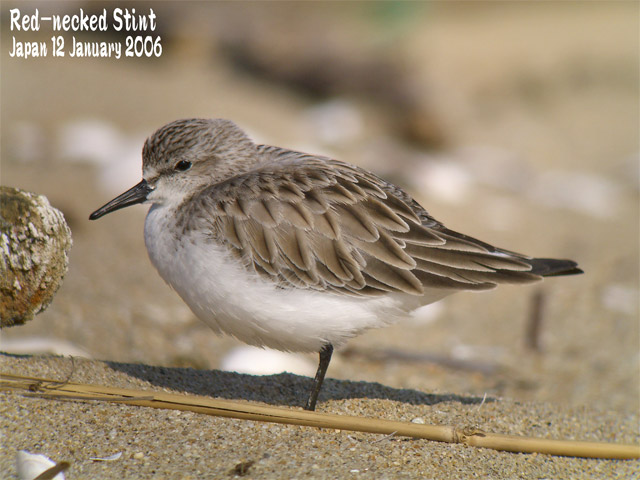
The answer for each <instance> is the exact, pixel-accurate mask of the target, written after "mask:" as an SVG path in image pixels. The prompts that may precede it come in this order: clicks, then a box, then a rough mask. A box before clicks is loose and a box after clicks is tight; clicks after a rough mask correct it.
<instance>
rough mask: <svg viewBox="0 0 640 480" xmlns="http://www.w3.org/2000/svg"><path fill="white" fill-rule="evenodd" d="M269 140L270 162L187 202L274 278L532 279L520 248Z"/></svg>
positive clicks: (442, 282) (222, 239) (369, 288)
mask: <svg viewBox="0 0 640 480" xmlns="http://www.w3.org/2000/svg"><path fill="white" fill-rule="evenodd" d="M266 148H267V147H265V149H264V151H265V152H267V149H266ZM268 148H270V150H268V152H267V153H268V154H269V156H270V158H271V159H272V161H267V162H265V164H263V166H262V167H261V168H260V169H258V170H254V171H252V172H250V173H248V174H245V175H242V176H238V177H234V178H233V179H230V180H227V181H226V182H223V183H220V184H217V185H213V186H211V187H209V188H207V189H206V190H204V191H202V192H200V193H199V194H198V197H197V200H198V201H197V202H195V204H197V205H198V206H197V208H201V209H204V210H206V211H207V215H202V216H198V215H194V216H192V217H191V218H199V219H200V220H199V221H201V222H202V221H204V222H208V223H207V225H206V228H207V230H208V231H209V232H210V234H211V237H212V238H213V239H214V240H215V241H217V242H218V243H221V244H224V245H226V246H227V247H228V248H229V249H230V250H233V251H234V255H238V256H240V257H241V258H243V259H244V261H245V263H246V265H247V266H248V268H253V269H254V270H255V271H256V272H258V273H259V274H260V275H262V276H263V277H264V278H267V279H269V280H271V281H274V282H276V283H278V284H279V285H280V286H282V287H295V288H308V289H317V290H327V289H328V290H332V291H335V292H339V293H343V294H349V295H364V296H373V295H379V294H381V293H385V292H404V293H408V294H412V295H423V294H424V292H425V289H428V288H444V289H467V290H484V289H488V288H493V287H495V285H496V284H497V283H502V282H512V283H521V282H531V281H535V280H538V279H539V278H540V277H539V276H538V275H535V274H533V273H531V272H530V271H531V264H530V263H529V262H528V261H527V260H528V257H524V256H521V255H519V254H512V253H511V252H506V251H502V250H498V249H496V248H494V247H492V246H491V245H488V244H486V243H483V242H480V241H478V240H475V239H473V238H471V237H467V236H465V235H461V234H457V233H456V232H453V231H451V230H448V229H446V228H445V227H444V226H443V225H442V224H440V223H439V222H438V221H436V220H435V219H433V218H432V217H431V216H429V214H428V213H427V212H426V211H425V210H424V209H423V208H422V207H421V206H420V205H418V203H416V202H415V201H414V200H413V199H412V198H411V197H410V196H409V195H408V194H407V193H406V192H404V191H403V190H401V189H399V188H398V187H396V186H394V185H391V184H388V183H386V182H384V181H383V180H381V179H379V178H378V177H376V176H375V175H373V174H371V173H369V172H366V171H364V170H361V169H359V168H357V167H354V166H352V165H348V164H344V163H341V162H338V161H335V160H329V159H325V158H319V157H313V156H309V155H305V154H297V153H296V152H290V151H286V150H280V151H278V150H276V149H274V148H271V147H268ZM212 219H213V220H212ZM193 221H196V220H193ZM198 227H199V228H203V227H204V225H199V226H198Z"/></svg>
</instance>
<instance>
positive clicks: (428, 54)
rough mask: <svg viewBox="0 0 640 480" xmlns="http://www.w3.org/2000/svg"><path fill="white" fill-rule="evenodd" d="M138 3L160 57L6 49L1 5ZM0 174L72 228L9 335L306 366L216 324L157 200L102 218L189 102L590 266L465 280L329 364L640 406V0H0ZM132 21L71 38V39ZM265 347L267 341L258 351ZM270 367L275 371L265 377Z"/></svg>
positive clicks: (105, 350) (517, 241)
mask: <svg viewBox="0 0 640 480" xmlns="http://www.w3.org/2000/svg"><path fill="white" fill-rule="evenodd" d="M16 7H18V8H20V9H21V11H22V12H23V13H26V14H30V15H31V14H33V11H34V9H35V8H38V9H39V10H40V13H41V15H47V14H50V13H53V14H66V13H68V14H77V13H78V11H79V9H80V8H83V9H84V11H85V12H87V13H101V12H102V9H103V8H106V9H107V11H108V12H109V14H110V12H111V11H112V10H113V8H115V7H120V8H123V9H124V8H129V9H133V8H135V9H136V12H137V13H148V12H149V8H153V10H154V12H155V14H156V16H157V19H156V22H157V29H156V31H155V32H146V33H142V35H143V36H144V35H147V34H148V35H151V36H154V37H155V36H160V37H161V39H162V40H161V41H162V55H161V56H160V57H159V58H155V57H152V58H121V59H119V60H116V59H108V58H69V57H68V56H66V57H65V58H53V57H51V55H50V54H49V56H48V57H46V58H30V59H18V58H11V57H10V56H9V52H10V51H11V49H12V42H13V37H14V36H15V37H16V39H17V40H31V41H45V42H48V43H49V44H50V38H51V36H52V35H53V34H54V33H52V32H51V29H50V27H49V26H48V25H43V27H42V29H41V32H11V31H10V28H9V10H10V9H11V8H16ZM1 8H2V11H1V15H2V17H1V22H2V34H1V40H2V46H1V55H2V57H1V62H2V63H1V69H2V77H1V87H0V88H1V96H0V100H1V113H0V114H1V127H0V135H1V149H0V153H1V170H0V174H1V183H2V184H3V185H8V186H13V187H19V188H22V189H25V190H29V191H33V192H37V193H40V194H44V195H46V196H47V197H48V198H49V200H50V201H51V203H52V204H53V205H54V206H55V207H57V208H59V209H61V210H62V211H63V212H64V214H65V217H66V219H67V221H68V223H69V225H70V227H71V229H72V232H73V239H74V247H73V249H72V251H71V256H70V267H69V272H68V274H67V276H66V278H65V282H64V284H63V286H62V288H61V289H60V290H59V292H58V295H57V297H56V298H55V299H54V301H53V303H52V304H51V306H50V307H49V308H48V310H47V311H46V312H44V313H43V314H41V315H39V316H37V317H36V318H35V319H34V320H33V321H31V322H30V323H28V324H27V325H25V326H21V327H15V328H11V329H5V330H3V331H2V332H1V335H2V337H1V339H0V349H1V350H3V351H12V352H19V353H33V352H36V353H37V352H54V353H61V354H71V355H82V356H87V357H91V358H95V359H101V360H113V361H120V362H142V363H146V364H150V365H164V366H183V367H184V366H190V367H194V368H202V369H219V368H226V369H229V370H237V371H247V372H252V371H254V372H257V373H268V372H274V371H281V370H283V369H284V370H287V371H293V372H296V373H301V374H312V373H313V371H314V370H315V366H316V356H315V355H285V356H284V357H282V356H280V355H273V356H269V357H268V358H266V357H265V356H264V355H265V354H267V353H266V352H257V353H256V352H255V351H252V350H247V349H246V348H245V347H244V346H243V345H242V344H240V343H239V342H237V341H235V340H233V339H230V338H221V337H217V336H216V335H214V334H213V333H212V332H211V331H210V330H209V329H208V327H206V326H205V325H204V324H202V323H200V321H199V320H197V319H196V318H195V317H194V316H193V315H192V313H191V312H190V310H189V309H188V308H187V307H186V306H185V305H184V304H183V303H182V301H181V300H180V298H179V297H178V296H177V295H176V294H175V293H174V292H172V291H171V290H170V289H169V288H168V287H167V286H166V285H165V284H164V283H163V281H162V280H161V279H160V277H159V276H158V275H157V273H156V272H155V271H154V269H153V267H152V266H151V264H150V262H149V260H148V258H147V254H146V251H145V247H144V242H143V236H142V228H143V221H144V214H145V213H146V207H144V206H137V207H133V208H129V209H125V210H123V211H119V212H117V213H115V214H112V215H109V216H107V217H105V218H104V219H101V220H100V221H98V222H89V221H88V219H87V217H88V215H89V213H91V212H92V211H93V210H95V209H96V208H98V207H99V206H101V205H103V204H104V203H106V202H107V201H108V200H110V199H111V198H113V197H114V196H115V195H117V194H119V193H121V192H122V191H124V190H126V189H127V188H129V187H131V186H133V185H134V184H135V183H137V182H138V181H139V180H140V175H141V173H140V170H141V159H140V152H141V149H142V144H143V142H144V139H145V138H146V137H147V136H148V135H150V134H151V133H153V132H154V131H155V130H156V129H157V128H158V127H160V126H162V125H164V124H166V123H168V122H170V121H172V120H175V119H177V118H185V117H224V118H229V119H232V120H234V121H235V122H236V123H238V124H239V125H240V126H241V127H242V128H244V129H246V130H247V131H248V132H249V133H250V135H251V136H252V137H253V138H254V139H255V140H256V141H257V142H260V143H269V144H274V145H279V146H283V147H289V148H293V149H299V150H303V151H307V152H310V153H321V154H324V155H329V156H333V157H335V158H338V159H341V160H344V161H348V162H351V163H354V164H357V165H359V166H362V167H364V168H367V169H369V170H372V171H374V172H376V173H378V174H379V175H381V176H383V177H385V178H387V179H389V180H391V181H394V182H396V183H398V184H399V185H401V186H403V187H404V188H406V189H407V190H408V191H409V192H410V193H411V194H412V195H413V196H414V197H415V198H416V199H417V200H418V201H419V202H420V203H421V204H422V205H423V206H424V207H425V208H426V209H427V210H428V211H429V212H430V213H431V214H432V215H434V216H435V217H436V218H437V219H439V220H440V221H442V222H444V223H445V225H447V226H448V227H449V228H451V229H453V230H458V231H462V232H464V233H466V234H469V235H472V236H475V237H478V238H480V239H482V240H484V241H487V242H490V243H493V244H496V245H498V246H500V247H503V248H507V249H510V250H515V251H520V252H523V253H527V254H531V255H535V256H548V257H557V258H571V259H574V260H577V261H578V262H579V263H580V265H581V267H582V268H583V269H584V270H585V272H586V273H585V275H582V276H577V277H566V278H557V279H548V280H547V281H545V282H544V283H543V284H538V285H535V286H528V287H501V288H499V289H498V290H496V291H493V292H489V293H483V294H473V293H461V294H457V295H455V296H453V297H449V298H447V299H445V300H444V301H442V302H440V303H437V304H435V305H433V306H430V307H428V308H426V309H424V310H423V311H420V312H418V313H417V314H416V315H414V316H413V317H412V318H411V319H408V320H407V321H406V322H404V323H401V324H398V325H395V326H393V327H390V328H387V329H384V330H377V331H370V332H368V333H367V334H365V335H362V336H361V337H358V338H356V339H354V340H352V341H351V342H350V343H349V344H348V346H347V347H346V348H345V349H344V350H342V351H340V352H338V353H337V354H336V355H335V357H334V361H333V363H332V364H331V367H330V369H329V373H328V375H329V376H330V377H333V378H341V379H349V380H366V381H375V382H380V383H383V384H386V385H389V386H392V387H397V388H411V389H419V390H423V391H427V392H430V391H436V392H450V393H458V394H474V395H480V396H482V395H483V394H484V393H487V394H488V395H493V396H509V397H513V398H517V399H526V400H538V401H551V402H556V403H564V404H570V405H576V406H579V405H590V406H594V407H597V408H602V409H607V410H617V411H620V412H636V411H637V410H638V408H640V403H639V402H640V401H639V397H640V385H639V383H640V371H639V365H640V355H639V350H640V349H639V345H640V334H639V323H640V322H639V321H638V320H639V285H638V284H639V261H640V259H639V255H638V252H639V238H640V237H639V218H640V217H639V212H638V210H639V193H640V179H639V178H640V176H639V150H640V139H639V131H640V125H639V78H638V76H639V42H638V35H639V13H640V12H639V4H638V3H637V2H615V1H606V2H604V1H603V2H536V3H524V2H493V3H484V2H470V3H466V2H434V3H427V2H425V3H418V2H406V3H405V2H391V1H389V2H385V1H382V2H370V3H367V2H362V3H360V2H358V3H308V2H304V3H303V2H300V3H297V2H257V3H253V2H224V3H213V2H211V3H208V2H118V3H117V4H115V3H109V2H52V1H48V2H26V1H25V2H3V3H2V7H1ZM74 35H75V37H76V39H77V40H80V41H123V40H124V37H125V36H126V34H124V33H114V32H113V31H109V32H98V33H89V34H82V33H75V34H72V33H63V36H64V37H65V41H66V44H67V45H70V44H71V37H72V36H74ZM255 355H258V357H256V356H255ZM257 367H261V368H263V367H264V368H265V370H264V371H263V372H259V371H257V370H256V368H257Z"/></svg>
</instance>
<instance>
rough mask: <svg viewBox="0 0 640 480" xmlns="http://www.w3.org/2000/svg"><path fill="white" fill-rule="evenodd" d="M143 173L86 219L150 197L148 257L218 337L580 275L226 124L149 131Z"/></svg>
mask: <svg viewBox="0 0 640 480" xmlns="http://www.w3.org/2000/svg"><path fill="white" fill-rule="evenodd" d="M142 160H143V164H142V177H143V180H142V181H141V182H140V183H138V184H137V185H136V186H134V187H133V188H131V189H130V190H128V191H127V192H125V193H123V194H122V195H120V196H118V197H116V198H115V199H113V200H112V201H110V202H109V203H107V204H106V205H104V206H103V207H101V208H99V209H98V210H96V211H95V212H93V213H92V214H91V216H90V218H91V220H95V219H97V218H100V217H101V216H103V215H105V214H107V213H109V212H113V211H114V210H118V209H120V208H123V207H127V206H129V205H134V204H137V203H150V204H151V208H150V209H149V212H148V214H147V218H146V221H145V227H144V238H145V243H146V246H147V250H148V252H149V257H150V258H151V262H152V263H153V265H154V266H155V267H156V269H157V270H158V272H159V273H160V275H161V276H162V278H163V279H164V280H165V281H166V282H167V283H168V284H169V285H170V286H171V287H173V288H174V289H175V290H176V292H178V294H179V295H180V296H181V297H182V299H183V300H184V301H185V302H186V303H187V305H189V307H190V308H191V310H193V312H194V313H195V314H196V315H197V316H198V317H199V318H200V319H201V320H203V321H204V322H205V323H206V324H207V325H209V326H210V327H211V328H212V329H213V330H214V331H216V332H223V333H226V334H229V335H232V336H234V337H236V338H238V339H239V340H241V341H243V342H246V343H248V344H251V345H257V346H265V347H270V348H275V349H278V350H285V351H297V352H312V351H313V352H319V354H320V361H319V365H318V371H317V373H316V376H315V379H314V382H313V387H312V390H311V393H310V395H309V398H308V400H307V403H306V405H305V408H306V409H307V410H314V409H315V405H316V401H317V398H318V393H319V391H320V388H321V386H322V382H323V380H324V376H325V373H326V370H327V367H328V365H329V362H330V360H331V354H332V352H333V347H337V346H340V345H342V344H343V343H344V342H346V341H347V340H348V339H349V338H351V337H353V336H355V335H358V334H359V333H361V332H363V331H365V330H367V329H369V328H375V327H382V326H384V325H387V324H390V323H393V322H395V321H397V320H399V319H401V318H402V317H403V316H405V315H406V314H407V313H408V312H411V311H412V310H414V309H416V308H418V307H420V306H423V305H426V304H429V303H432V302H435V301H436V300H439V299H441V298H443V297H445V296H447V295H449V294H451V293H455V292H457V291H459V290H489V289H492V288H494V287H496V285H497V284H499V283H531V282H535V281H538V280H541V279H542V277H547V276H555V275H571V274H577V273H582V271H581V270H580V269H579V268H578V267H577V264H576V262H573V261H571V260H555V259H548V258H532V257H528V256H526V255H521V254H519V253H514V252H510V251H507V250H503V249H500V248H497V247H494V246H492V245H489V244H487V243H485V242H482V241H479V240H476V239H475V238H472V237H469V236H467V235H463V234H460V233H457V232H454V231H452V230H449V229H448V228H446V227H445V226H444V225H443V224H441V223H440V222H438V221H437V220H436V219H434V218H433V217H431V216H430V215H429V214H428V213H427V211H426V210H425V209H424V208H422V207H421V206H420V205H419V204H418V203H417V202H416V201H415V200H413V198H411V196H410V195H409V194H407V193H406V192H405V191H403V190H402V189H401V188H399V187H397V186H395V185H393V184H391V183H388V182H386V181H384V180H382V179H381V178H379V177H377V176H376V175H374V174H373V173H371V172H368V171H366V170H363V169H362V168H358V167H356V166H354V165H350V164H348V163H344V162H340V161H338V160H333V159H331V158H327V157H321V156H317V155H309V154H306V153H302V152H296V151H292V150H287V149H285V148H279V147H272V146H269V145H256V144H255V143H253V142H252V141H251V140H250V139H249V137H247V135H246V134H245V133H244V132H243V131H242V130H241V129H240V128H238V127H237V126H236V125H235V124H234V123H233V122H230V121H228V120H223V119H215V120H205V119H188V120H178V121H175V122H172V123H169V124H168V125H165V126H164V127H162V128H161V129H159V130H158V131H157V132H155V133H154V134H153V135H152V136H151V137H149V138H148V139H147V141H146V143H145V145H144V149H143V151H142Z"/></svg>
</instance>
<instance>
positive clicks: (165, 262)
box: [145, 206, 429, 352]
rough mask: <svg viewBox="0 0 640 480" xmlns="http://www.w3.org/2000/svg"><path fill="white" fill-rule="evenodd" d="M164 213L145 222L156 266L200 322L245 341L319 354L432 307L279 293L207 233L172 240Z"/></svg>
mask: <svg viewBox="0 0 640 480" xmlns="http://www.w3.org/2000/svg"><path fill="white" fill-rule="evenodd" d="M167 210H168V209H165V208H162V207H158V206H153V207H152V208H151V209H150V211H149V214H148V215H147V219H146V221H145V243H146V245H147V250H148V253H149V257H150V259H151V262H152V263H153V265H154V266H155V267H156V269H157V270H158V272H159V273H160V275H161V276H162V278H163V279H164V280H165V281H166V282H167V283H168V284H169V285H170V286H171V287H173V288H174V289H175V290H176V292H178V294H179V295H180V296H181V297H182V299H183V300H184V301H185V302H186V303H187V305H189V307H190V308H191V310H192V311H193V312H194V313H195V314H196V316H198V317H199V318H200V319H201V320H203V321H204V322H205V323H206V324H207V325H209V326H210V327H211V328H212V329H213V330H214V331H216V332H223V333H226V334H229V335H232V336H234V337H236V338H238V339H239V340H241V341H243V342H245V343H248V344H251V345H257V346H266V347H270V348H276V349H279V350H286V351H314V352H317V351H319V350H320V348H321V347H322V345H324V344H325V343H331V344H333V345H334V346H336V347H337V346H340V345H341V344H343V343H344V342H345V341H346V340H347V339H349V338H351V337H353V336H355V335H357V334H358V333H361V332H362V331H364V330H366V329H369V328H374V327H381V326H384V325H386V324H389V323H392V322H394V321H396V320H398V319H399V318H401V317H402V316H403V315H404V314H405V313H406V312H407V311H410V310H413V309H415V308H417V307H419V306H421V305H424V304H426V303H429V301H425V300H426V299H425V298H423V297H414V296H409V295H388V296H381V297H372V298H357V297H349V296H344V295H339V294H333V293H329V292H318V291H312V290H302V289H283V288H277V286H276V285H275V284H273V283H270V282H269V281H268V280H265V279H262V278H261V277H259V276H258V275H257V274H254V273H253V272H250V271H249V270H247V269H245V268H244V266H242V265H241V264H239V263H238V260H237V259H235V258H232V257H231V256H230V255H229V252H228V251H227V249H226V248H225V247H224V246H221V245H218V244H217V243H215V242H214V241H212V240H210V239H207V238H205V236H204V235H203V234H199V233H198V232H195V231H193V230H192V231H189V232H187V233H185V234H183V235H178V236H176V235H173V234H172V233H171V232H170V230H171V228H170V224H172V222H171V220H170V217H168V216H167V215H168V211H167Z"/></svg>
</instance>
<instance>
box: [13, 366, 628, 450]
mask: <svg viewBox="0 0 640 480" xmlns="http://www.w3.org/2000/svg"><path fill="white" fill-rule="evenodd" d="M0 380H1V381H0V390H24V391H26V393H25V394H26V395H37V396H40V397H43V398H51V399H60V400H62V399H68V400H100V401H108V402H116V403H124V404H128V405H138V406H143V407H153V408H164V409H174V410H186V411H191V412H196V413H204V414H207V415H217V416H222V417H231V418H239V419H244V420H254V421H261V422H273V423H283V424H291V425H304V426H308V427H317V428H331V429H340V430H352V431H357V432H368V433H378V434H386V435H388V434H395V435H399V436H406V437H412V438H424V439H427V440H434V441H438V442H447V443H464V444H465V445H469V446H474V447H484V448H492V449H495V450H503V451H508V452H520V453H534V452H536V453H545V454H549V455H560V456H572V457H585V458H609V459H633V458H640V446H639V445H623V444H611V443H599V442H579V441H565V440H551V439H544V438H533V437H518V436H513V435H503V434H498V433H488V432H484V431H482V430H479V429H476V428H470V427H464V428H459V427H454V426H440V425H421V424H414V423H406V422H398V421H392V420H382V419H375V418H364V417H352V416H346V415H334V414H328V413H319V412H309V411H304V410H297V409H287V408H281V407H271V406H266V405H255V404H250V403H244V402H236V401H230V400H219V399H214V398H207V397H200V396H195V395H178V394H173V393H164V392H149V391H145V390H133V389H124V388H114V387H104V386H100V385H88V384H80V383H70V382H56V381H54V380H48V379H42V378H33V377H24V376H20V375H11V374H0Z"/></svg>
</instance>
